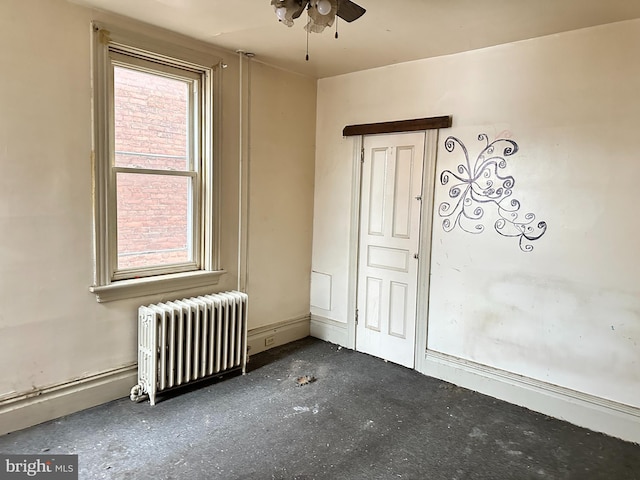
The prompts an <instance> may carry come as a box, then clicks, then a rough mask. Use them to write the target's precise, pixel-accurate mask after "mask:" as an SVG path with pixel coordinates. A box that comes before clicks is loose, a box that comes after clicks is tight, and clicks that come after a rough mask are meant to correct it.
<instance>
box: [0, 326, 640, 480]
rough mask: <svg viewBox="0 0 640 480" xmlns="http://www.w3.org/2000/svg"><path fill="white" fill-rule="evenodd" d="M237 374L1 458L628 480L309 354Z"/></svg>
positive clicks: (191, 474)
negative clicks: (302, 379) (305, 380)
mask: <svg viewBox="0 0 640 480" xmlns="http://www.w3.org/2000/svg"><path fill="white" fill-rule="evenodd" d="M249 367H250V368H249V373H248V374H247V375H245V376H242V375H232V376H228V377H227V378H223V379H222V380H216V381H213V382H209V383H208V384H200V385H199V386H198V387H199V388H197V389H190V390H189V391H182V392H179V393H174V394H167V395H165V396H164V397H161V398H160V399H159V402H158V404H157V405H156V406H154V407H151V406H149V404H148V402H147V403H140V404H135V403H132V402H130V401H129V400H128V399H121V400H117V401H114V402H111V403H108V404H105V405H101V406H99V407H95V408H92V409H89V410H85V411H83V412H79V413H76V414H73V415H69V416H67V417H64V418H61V419H58V420H53V421H51V422H47V423H44V424H42V425H38V426H35V427H32V428H29V429H26V430H22V431H20V432H15V433H12V434H9V435H5V436H3V437H0V452H2V453H17V454H37V453H41V452H47V453H48V454H69V453H72V454H78V455H79V470H80V478H81V479H136V480H137V479H154V480H160V479H229V480H231V479H258V480H262V479H266V480H273V479H298V480H303V479H362V480H375V479H384V480H387V479H399V478H401V479H429V480H438V479H443V480H444V479H446V480H453V479H499V480H502V479H514V480H515V479H517V480H523V479H547V480H552V479H576V480H577V479H580V480H589V479H603V480H605V479H606V480H624V479H636V480H640V446H638V445H636V444H632V443H627V442H623V441H621V440H617V439H614V438H611V437H607V436H605V435H602V434H597V433H594V432H590V431H589V430H585V429H582V428H579V427H575V426H573V425H570V424H568V423H566V422H562V421H559V420H555V419H552V418H549V417H546V416H544V415H541V414H538V413H534V412H531V411H529V410H527V409H524V408H520V407H516V406H514V405H511V404H508V403H505V402H502V401H499V400H495V399H493V398H490V397H487V396H484V395H481V394H479V393H474V392H471V391H469V390H465V389H462V388H459V387H455V386H453V385H451V384H448V383H445V382H441V381H439V380H435V379H433V378H429V377H426V376H423V375H421V374H419V373H417V372H415V371H412V370H408V369H405V368H402V367H399V366H397V365H393V364H390V363H385V362H384V361H382V360H379V359H376V358H373V357H370V356H368V355H364V354H360V353H356V352H353V351H350V350H346V349H338V348H337V347H336V346H335V345H332V344H329V343H324V342H321V341H319V340H315V339H311V338H308V339H305V340H301V341H298V342H295V343H292V344H289V345H285V346H283V347H279V348H276V349H273V350H270V351H268V352H264V353H261V354H258V355H255V356H254V357H252V359H251V362H250V364H249ZM301 375H313V376H314V377H316V378H317V381H315V382H313V383H311V384H309V385H306V386H303V387H299V386H297V385H296V382H295V379H296V378H297V377H299V376H301Z"/></svg>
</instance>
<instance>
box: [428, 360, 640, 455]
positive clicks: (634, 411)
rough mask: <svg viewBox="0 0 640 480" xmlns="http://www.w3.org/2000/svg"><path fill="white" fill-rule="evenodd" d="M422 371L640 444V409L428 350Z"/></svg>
mask: <svg viewBox="0 0 640 480" xmlns="http://www.w3.org/2000/svg"><path fill="white" fill-rule="evenodd" d="M419 367H420V368H419V371H420V372H421V373H424V374H425V375H429V376H431V377H435V378H439V379H441V380H444V381H447V382H450V383H453V384H455V385H458V386H461V387H464V388H468V389H470V390H475V391H477V392H480V393H483V394H485V395H489V396H491V397H494V398H499V399H501V400H505V401H507V402H509V403H513V404H516V405H520V406H522V407H525V408H528V409H530V410H533V411H536V412H540V413H543V414H545V415H549V416H550V417H554V418H559V419H561V420H566V421H567V422H570V423H573V424H574V425H578V426H581V427H585V428H588V429H590V430H594V431H596V432H602V433H606V434H607V435H611V436H613V437H617V438H621V439H623V440H627V441H630V442H635V443H640V408H637V407H632V406H630V405H624V404H621V403H618V402H614V401H611V400H606V399H603V398H599V397H596V396H593V395H589V394H586V393H582V392H577V391H575V390H571V389H568V388H565V387H559V386H557V385H552V384H549V383H546V382H543V381H540V380H535V379H532V378H528V377H523V376H520V375H517V374H515V373H510V372H507V371H504V370H499V369H496V368H492V367H488V366H486V365H481V364H479V363H475V362H472V361H468V360H464V359H461V358H457V357H453V356H450V355H446V354H443V353H439V352H435V351H432V350H428V351H427V352H426V354H425V358H424V362H423V363H422V365H420V366H419Z"/></svg>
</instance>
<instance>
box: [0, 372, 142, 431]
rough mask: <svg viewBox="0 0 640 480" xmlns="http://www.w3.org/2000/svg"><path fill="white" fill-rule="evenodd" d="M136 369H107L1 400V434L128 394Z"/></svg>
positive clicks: (136, 378)
mask: <svg viewBox="0 0 640 480" xmlns="http://www.w3.org/2000/svg"><path fill="white" fill-rule="evenodd" d="M137 381H138V367H137V366H136V365H129V366H126V367H121V368H116V369H113V370H108V371H105V372H102V373H98V374H96V375H91V376H89V377H85V378H82V379H79V380H74V381H72V382H67V383H63V384H59V385H54V386H51V387H46V388H42V389H39V390H35V391H33V392H28V393H24V394H22V395H16V396H13V397H11V398H5V399H3V400H0V435H4V434H6V433H9V432H15V431H16V430H21V429H23V428H27V427H30V426H32V425H37V424H38V423H42V422H46V421H47V420H52V419H54V418H58V417H62V416H64V415H68V414H70V413H73V412H77V411H79V410H84V409H86V408H90V407H94V406H96V405H100V404H102V403H106V402H110V401H111V400H116V399H118V398H122V397H126V396H128V395H129V391H130V390H131V387H133V386H134V385H135V384H136V382H137Z"/></svg>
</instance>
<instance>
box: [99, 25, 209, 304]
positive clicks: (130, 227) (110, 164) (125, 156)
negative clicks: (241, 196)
mask: <svg viewBox="0 0 640 480" xmlns="http://www.w3.org/2000/svg"><path fill="white" fill-rule="evenodd" d="M93 30H94V95H93V98H94V152H95V161H94V187H95V195H94V203H95V204H94V227H95V235H94V238H95V257H96V269H95V285H94V286H92V287H91V291H92V292H94V293H96V294H97V295H98V301H108V300H115V299H120V298H129V297H135V296H139V295H146V294H151V293H161V292H165V291H171V290H179V289H184V288H191V287H198V286H204V285H210V284H213V283H216V282H217V279H218V277H219V275H220V274H221V273H222V272H221V271H220V270H218V269H217V261H216V260H217V243H218V242H217V229H216V228H215V226H216V225H217V222H216V218H217V211H216V201H215V199H216V192H217V188H216V185H214V179H215V178H217V175H215V172H214V167H215V163H214V159H213V156H214V155H213V148H212V146H213V144H214V142H213V140H214V139H213V135H214V125H213V119H214V117H215V115H214V104H213V92H214V84H215V72H216V65H217V64H218V63H219V61H220V60H219V59H215V58H211V57H209V58H207V56H206V55H205V54H198V53H194V52H191V51H187V50H184V51H181V50H180V48H176V47H175V46H171V45H163V44H162V43H161V42H160V41H154V40H152V39H147V38H145V39H143V38H138V37H135V36H133V35H131V34H126V33H119V34H114V33H113V32H112V30H111V29H108V30H107V29H106V28H104V27H102V26H100V25H98V24H94V28H93ZM193 57H199V58H193ZM203 57H204V58H203ZM202 60H204V62H203V61H202ZM205 65H214V66H213V67H207V66H205Z"/></svg>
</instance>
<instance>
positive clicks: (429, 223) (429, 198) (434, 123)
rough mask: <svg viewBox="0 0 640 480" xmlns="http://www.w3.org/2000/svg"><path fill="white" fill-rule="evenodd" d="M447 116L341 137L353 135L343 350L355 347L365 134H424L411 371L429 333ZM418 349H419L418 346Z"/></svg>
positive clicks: (421, 358) (419, 363)
mask: <svg viewBox="0 0 640 480" xmlns="http://www.w3.org/2000/svg"><path fill="white" fill-rule="evenodd" d="M451 123H452V119H451V117H450V116H449V117H433V118H425V119H416V120H404V121H398V122H385V123H375V124H363V125H350V126H347V127H345V129H344V130H343V135H345V136H354V137H355V138H354V142H353V144H354V145H353V161H352V175H351V178H352V185H351V221H350V228H349V231H350V236H349V277H348V278H349V279H348V282H349V283H348V288H349V289H348V305H347V314H348V316H347V345H346V346H347V348H350V349H353V350H355V348H356V307H357V294H358V255H359V247H360V206H361V191H362V155H363V145H364V136H365V135H376V134H385V133H394V134H395V133H398V134H399V133H408V132H412V131H420V130H424V131H425V146H424V158H423V169H422V209H421V216H420V238H419V247H418V248H419V250H418V251H419V258H418V283H417V288H418V292H417V297H416V336H415V339H416V340H415V345H414V363H415V366H414V369H415V370H418V371H423V370H424V366H425V365H424V364H425V355H426V351H427V336H428V330H429V318H428V315H429V280H430V275H429V272H430V265H431V250H432V249H431V234H432V230H433V216H434V190H435V180H436V160H437V158H436V157H437V149H438V133H439V130H438V129H440V128H449V127H451ZM419 346H422V347H419Z"/></svg>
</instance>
